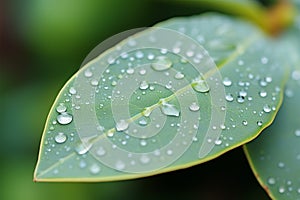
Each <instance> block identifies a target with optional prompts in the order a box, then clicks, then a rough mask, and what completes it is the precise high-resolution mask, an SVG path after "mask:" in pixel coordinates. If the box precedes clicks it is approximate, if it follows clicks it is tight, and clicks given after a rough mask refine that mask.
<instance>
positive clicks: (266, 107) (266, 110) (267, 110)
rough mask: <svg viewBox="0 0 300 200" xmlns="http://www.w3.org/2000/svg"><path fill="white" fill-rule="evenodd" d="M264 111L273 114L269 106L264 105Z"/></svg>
mask: <svg viewBox="0 0 300 200" xmlns="http://www.w3.org/2000/svg"><path fill="white" fill-rule="evenodd" d="M263 110H264V112H266V113H269V112H271V110H272V109H271V107H270V106H269V105H268V104H266V105H264V107H263Z"/></svg>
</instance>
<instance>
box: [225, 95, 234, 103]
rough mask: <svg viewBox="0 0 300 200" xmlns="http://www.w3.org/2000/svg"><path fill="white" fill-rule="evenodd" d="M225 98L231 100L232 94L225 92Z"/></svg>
mask: <svg viewBox="0 0 300 200" xmlns="http://www.w3.org/2000/svg"><path fill="white" fill-rule="evenodd" d="M225 99H226V100H227V101H229V102H231V101H233V96H232V94H226V96H225Z"/></svg>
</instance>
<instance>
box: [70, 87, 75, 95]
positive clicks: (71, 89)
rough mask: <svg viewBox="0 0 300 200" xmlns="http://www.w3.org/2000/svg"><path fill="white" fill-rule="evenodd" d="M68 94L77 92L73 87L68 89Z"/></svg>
mask: <svg viewBox="0 0 300 200" xmlns="http://www.w3.org/2000/svg"><path fill="white" fill-rule="evenodd" d="M69 93H70V94H76V93H77V91H76V89H75V88H74V87H70V89H69Z"/></svg>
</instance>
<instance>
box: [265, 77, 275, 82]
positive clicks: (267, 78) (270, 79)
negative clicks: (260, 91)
mask: <svg viewBox="0 0 300 200" xmlns="http://www.w3.org/2000/svg"><path fill="white" fill-rule="evenodd" d="M265 80H266V82H267V83H271V82H272V80H273V79H272V77H271V76H267V77H266V78H265Z"/></svg>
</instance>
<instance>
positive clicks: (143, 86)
mask: <svg viewBox="0 0 300 200" xmlns="http://www.w3.org/2000/svg"><path fill="white" fill-rule="evenodd" d="M148 87H149V84H148V83H147V81H142V82H141V84H140V89H141V90H146V89H148Z"/></svg>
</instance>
